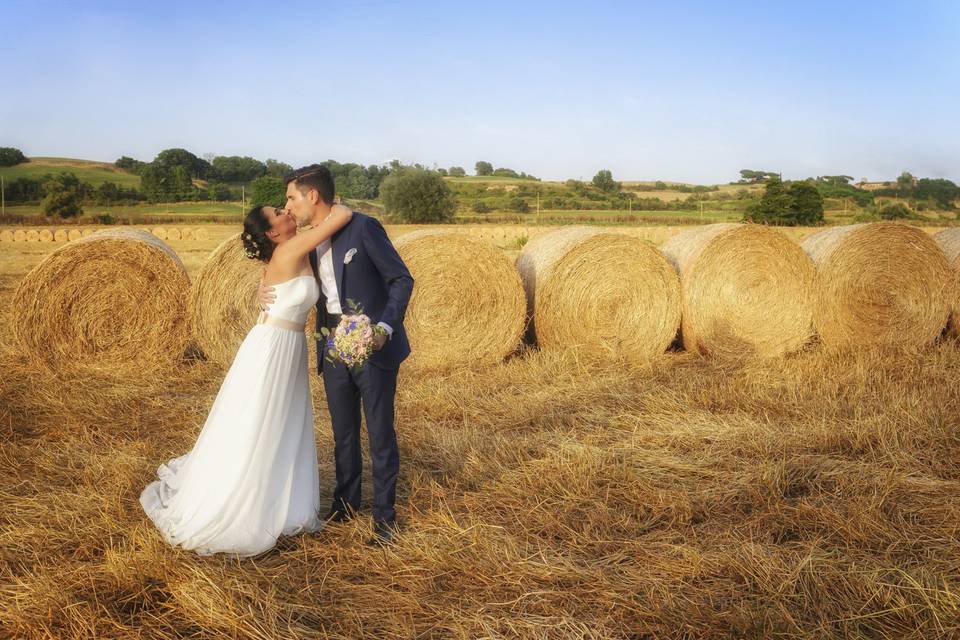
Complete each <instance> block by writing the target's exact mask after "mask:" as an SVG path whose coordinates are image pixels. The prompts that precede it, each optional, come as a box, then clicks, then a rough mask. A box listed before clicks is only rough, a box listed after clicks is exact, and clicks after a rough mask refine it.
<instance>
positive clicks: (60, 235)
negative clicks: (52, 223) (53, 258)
mask: <svg viewBox="0 0 960 640" xmlns="http://www.w3.org/2000/svg"><path fill="white" fill-rule="evenodd" d="M69 239H70V237H69V234H67V230H66V229H57V230H56V231H54V233H53V241H54V242H66V241H67V240H69Z"/></svg>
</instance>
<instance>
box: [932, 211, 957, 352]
mask: <svg viewBox="0 0 960 640" xmlns="http://www.w3.org/2000/svg"><path fill="white" fill-rule="evenodd" d="M933 239H934V240H936V241H937V244H939V245H940V248H941V249H943V253H944V255H946V257H947V263H948V264H949V265H950V269H951V271H953V293H952V295H951V297H950V300H951V301H952V307H953V309H952V311H951V313H950V334H951V335H952V336H955V337H960V227H953V228H952V229H944V230H943V231H941V232H940V233H938V234H937V235H935V236H933Z"/></svg>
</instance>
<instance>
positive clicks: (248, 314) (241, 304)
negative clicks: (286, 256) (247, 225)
mask: <svg viewBox="0 0 960 640" xmlns="http://www.w3.org/2000/svg"><path fill="white" fill-rule="evenodd" d="M263 267H264V265H263V263H262V262H260V261H259V260H251V259H249V258H247V256H246V254H245V253H244V251H243V243H241V241H240V234H239V233H237V234H234V235H232V236H230V237H229V238H227V239H226V240H224V241H223V242H222V243H221V244H220V246H218V247H217V248H216V249H214V250H213V251H212V252H211V253H210V257H208V258H207V261H206V262H205V263H204V264H203V266H202V267H200V271H198V272H197V276H196V278H195V279H194V282H193V286H192V287H191V288H190V297H189V301H188V304H187V310H188V315H189V317H190V327H191V330H192V332H193V336H194V338H196V340H197V344H198V345H199V347H200V348H201V349H202V350H203V352H204V354H206V356H207V358H208V359H210V360H212V361H214V362H217V363H219V364H222V365H229V364H230V363H231V362H233V357H234V356H235V355H236V353H237V348H239V346H240V343H241V342H243V338H244V336H246V335H247V332H248V331H250V327H252V326H253V325H254V324H255V323H256V321H257V315H258V314H259V308H258V306H257V286H258V284H259V282H260V276H261V274H262V273H263Z"/></svg>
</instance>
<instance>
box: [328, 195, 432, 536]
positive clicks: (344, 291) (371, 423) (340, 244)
mask: <svg viewBox="0 0 960 640" xmlns="http://www.w3.org/2000/svg"><path fill="white" fill-rule="evenodd" d="M354 249H355V250H356V251H354V252H353V255H352V256H351V258H350V261H349V263H347V264H344V257H345V256H346V254H347V252H348V251H351V250H354ZM331 252H332V256H333V271H334V277H335V279H336V283H337V295H338V297H339V298H340V307H341V310H342V311H343V313H345V314H346V313H351V309H350V306H349V303H348V302H347V300H348V299H349V300H352V301H354V302H356V303H357V304H358V305H359V306H360V307H362V309H363V312H364V313H365V314H367V315H368V316H369V317H370V319H371V321H373V322H374V323H377V322H385V323H386V324H388V325H390V327H391V329H393V335H392V336H391V337H390V338H389V339H388V340H387V342H386V344H385V345H384V346H383V348H382V349H380V350H379V351H377V352H376V353H374V355H373V356H372V357H371V358H370V360H369V361H368V362H367V364H366V365H365V366H364V367H363V369H362V370H360V371H359V372H358V373H356V374H355V373H352V372H351V371H350V369H348V368H347V367H345V366H344V365H343V364H342V363H340V362H337V361H335V362H328V361H327V360H326V357H325V355H326V349H325V347H324V343H323V342H322V341H317V368H318V370H319V372H320V373H321V374H322V375H323V386H324V389H325V391H326V394H327V405H328V407H329V409H330V419H331V422H332V424H333V438H334V455H335V458H336V471H337V472H336V476H337V486H336V488H335V489H334V494H333V508H334V509H344V508H346V507H350V508H351V509H354V510H358V509H359V508H360V477H361V473H362V470H363V462H362V458H361V452H360V451H361V450H360V410H361V403H362V408H363V414H364V417H365V418H366V421H367V437H368V439H369V444H370V461H371V465H372V467H373V517H374V519H375V520H384V521H392V520H394V519H395V518H396V512H395V510H394V503H395V501H396V488H397V475H398V473H399V470H400V452H399V449H398V447H397V436H396V432H395V430H394V424H393V422H394V396H395V395H396V389H397V372H398V369H399V367H400V363H401V362H403V360H404V359H405V358H406V357H407V356H408V355H410V343H409V341H408V340H407V333H406V331H404V328H403V316H404V314H405V313H406V310H407V303H408V302H409V301H410V294H411V293H412V292H413V278H412V277H411V276H410V271H409V270H407V266H406V265H405V264H404V263H403V260H402V259H401V258H400V255H399V254H398V253H397V250H396V249H395V248H394V247H393V244H392V243H391V242H390V239H389V238H388V237H387V233H386V231H384V229H383V226H382V225H381V224H380V222H379V221H377V220H376V219H374V218H371V217H370V216H366V215H364V214H362V213H357V212H354V214H353V217H352V218H351V219H350V222H348V223H347V224H346V225H345V226H344V227H343V228H342V229H340V230H339V231H337V232H336V233H335V234H333V237H332V238H331ZM310 257H311V262H312V263H314V265H316V261H317V255H316V252H313V253H312V254H311V256H310ZM325 326H329V323H328V316H327V299H326V296H324V295H323V294H322V293H321V295H320V300H319V301H318V302H317V330H318V331H319V329H320V328H321V327H325Z"/></svg>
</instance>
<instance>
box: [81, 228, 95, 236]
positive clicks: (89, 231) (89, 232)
mask: <svg viewBox="0 0 960 640" xmlns="http://www.w3.org/2000/svg"><path fill="white" fill-rule="evenodd" d="M93 234H94V231H93V229H84V230H83V232H82V235H83V237H84V238H89V237H90V236H92V235H93Z"/></svg>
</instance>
